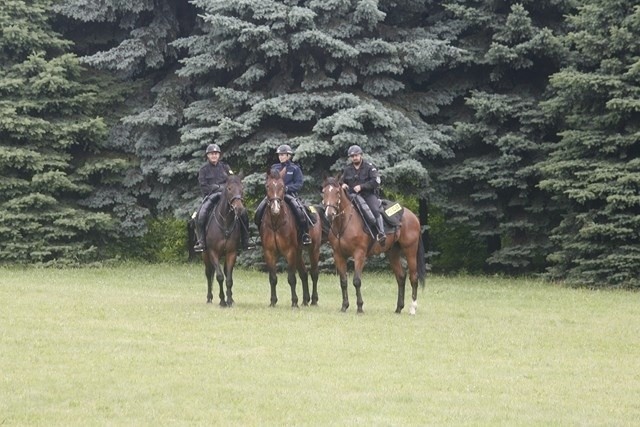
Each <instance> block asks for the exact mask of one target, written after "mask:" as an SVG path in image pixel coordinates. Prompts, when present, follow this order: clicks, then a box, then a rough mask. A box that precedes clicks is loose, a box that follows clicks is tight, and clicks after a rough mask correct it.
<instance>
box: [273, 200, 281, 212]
mask: <svg viewBox="0 0 640 427" xmlns="http://www.w3.org/2000/svg"><path fill="white" fill-rule="evenodd" d="M271 213H272V214H274V215H278V214H279V213H280V200H277V199H275V200H273V201H272V202H271Z"/></svg>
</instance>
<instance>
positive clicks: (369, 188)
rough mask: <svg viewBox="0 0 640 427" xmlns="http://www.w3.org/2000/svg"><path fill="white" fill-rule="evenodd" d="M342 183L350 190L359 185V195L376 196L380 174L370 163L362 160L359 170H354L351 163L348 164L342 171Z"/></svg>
mask: <svg viewBox="0 0 640 427" xmlns="http://www.w3.org/2000/svg"><path fill="white" fill-rule="evenodd" d="M342 182H344V183H345V184H347V185H348V186H349V188H350V189H352V190H353V187H355V186H356V185H359V186H360V188H361V190H360V194H361V195H363V196H365V195H367V194H376V195H377V194H378V187H380V174H379V173H378V169H376V167H375V166H374V165H373V164H372V163H370V162H365V161H364V160H363V161H362V163H361V164H360V169H356V168H355V166H353V163H350V164H348V165H347V166H346V167H345V168H344V170H343V171H342Z"/></svg>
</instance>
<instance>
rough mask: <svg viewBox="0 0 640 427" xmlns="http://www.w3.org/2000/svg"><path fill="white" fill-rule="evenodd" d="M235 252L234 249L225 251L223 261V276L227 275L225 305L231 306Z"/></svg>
mask: <svg viewBox="0 0 640 427" xmlns="http://www.w3.org/2000/svg"><path fill="white" fill-rule="evenodd" d="M236 259H237V253H236V252H235V251H233V252H229V253H227V257H226V260H225V262H224V269H225V276H227V307H232V306H233V303H234V302H235V301H234V300H233V291H232V289H233V267H234V266H235V265H236Z"/></svg>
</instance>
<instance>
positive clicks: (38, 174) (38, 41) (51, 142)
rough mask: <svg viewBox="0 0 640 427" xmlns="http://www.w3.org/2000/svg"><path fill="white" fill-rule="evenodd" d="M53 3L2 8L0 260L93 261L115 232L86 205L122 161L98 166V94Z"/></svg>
mask: <svg viewBox="0 0 640 427" xmlns="http://www.w3.org/2000/svg"><path fill="white" fill-rule="evenodd" d="M50 7H51V3H50V1H48V0H37V1H29V2H27V1H23V0H6V1H5V2H4V3H3V6H2V8H0V177H1V179H0V242H1V243H2V245H1V246H0V261H2V262H20V263H27V262H29V263H45V264H46V263H59V264H70V263H76V262H80V261H87V260H91V259H93V258H94V257H95V256H96V255H97V252H98V246H99V245H100V244H101V242H102V241H103V239H105V237H106V236H108V235H109V233H110V232H111V231H112V230H113V228H114V226H115V223H114V221H113V219H112V217H111V216H110V215H109V214H106V213H102V212H99V211H98V210H93V209H89V208H87V207H86V206H83V205H82V204H81V201H82V199H85V198H86V197H87V196H89V195H90V194H91V192H92V191H93V181H94V180H96V179H97V177H99V176H100V175H101V173H102V172H103V171H105V170H107V171H109V170H117V169H118V168H119V164H118V161H117V160H114V161H111V162H109V161H103V162H92V161H91V154H92V153H95V152H96V151H97V149H98V148H97V147H98V143H99V141H100V140H102V139H103V138H104V135H105V133H106V126H105V124H104V122H103V120H102V119H101V118H100V117H97V116H95V114H94V109H93V106H94V105H95V104H99V101H98V97H99V95H98V92H97V87H95V86H92V85H90V84H88V83H87V82H86V79H85V77H86V73H85V70H84V69H83V68H82V67H81V65H80V64H79V62H78V59H77V58H76V57H75V56H74V55H72V54H69V53H66V52H67V51H68V49H69V45H70V44H69V42H67V41H64V40H63V39H62V38H61V37H60V36H59V35H58V34H57V33H56V32H54V31H53V30H52V28H51V26H50V22H49V14H48V10H49V9H50Z"/></svg>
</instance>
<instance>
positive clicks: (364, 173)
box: [342, 145, 386, 245]
mask: <svg viewBox="0 0 640 427" xmlns="http://www.w3.org/2000/svg"><path fill="white" fill-rule="evenodd" d="M347 155H348V156H349V157H350V158H351V163H349V164H348V165H347V166H346V167H345V168H344V170H343V171H342V182H343V184H342V188H344V189H345V190H347V191H349V192H352V193H356V194H358V195H359V196H361V197H362V198H363V199H364V200H365V202H366V203H367V206H368V207H369V209H370V210H371V213H372V214H373V217H374V219H375V223H376V226H377V228H378V234H377V235H376V240H377V241H378V243H380V244H381V245H384V244H385V240H386V236H385V234H384V224H383V222H382V221H383V218H382V215H381V214H380V200H379V199H378V188H379V187H380V174H379V173H378V170H377V169H376V167H375V166H374V165H373V164H372V163H371V162H365V161H363V160H362V155H363V151H362V148H360V146H358V145H352V146H351V147H349V150H348V151H347ZM365 220H366V218H365Z"/></svg>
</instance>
